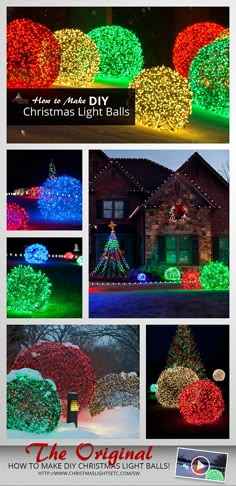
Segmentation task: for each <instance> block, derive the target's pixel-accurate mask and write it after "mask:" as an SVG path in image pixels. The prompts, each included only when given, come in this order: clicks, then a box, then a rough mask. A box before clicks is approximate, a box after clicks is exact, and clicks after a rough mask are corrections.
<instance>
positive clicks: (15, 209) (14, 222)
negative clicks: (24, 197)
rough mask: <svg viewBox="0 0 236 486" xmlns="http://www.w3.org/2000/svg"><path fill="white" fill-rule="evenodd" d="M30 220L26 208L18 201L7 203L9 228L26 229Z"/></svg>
mask: <svg viewBox="0 0 236 486" xmlns="http://www.w3.org/2000/svg"><path fill="white" fill-rule="evenodd" d="M28 221H29V216H28V214H27V212H26V210H25V209H24V208H22V207H21V206H20V205H19V204H16V203H7V229H8V230H12V231H14V230H24V229H26V226H27V224H28Z"/></svg>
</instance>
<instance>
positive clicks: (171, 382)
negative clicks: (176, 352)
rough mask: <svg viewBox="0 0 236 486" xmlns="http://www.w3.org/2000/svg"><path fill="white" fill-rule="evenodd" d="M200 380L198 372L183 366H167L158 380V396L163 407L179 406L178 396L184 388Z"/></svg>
mask: <svg viewBox="0 0 236 486" xmlns="http://www.w3.org/2000/svg"><path fill="white" fill-rule="evenodd" d="M197 380H198V376H197V374H196V373H195V372H194V371H193V370H191V369H189V368H184V367H183V366H174V367H173V368H167V369H165V370H164V371H162V373H161V374H160V376H159V378H158V380H157V387H158V388H157V391H156V397H157V400H158V401H159V403H160V404H161V405H162V406H163V407H172V408H178V407H179V403H178V398H179V395H180V393H181V392H182V390H183V389H184V388H185V387H186V386H187V385H189V384H190V383H193V382H196V381H197Z"/></svg>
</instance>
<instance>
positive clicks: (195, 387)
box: [179, 380, 225, 425]
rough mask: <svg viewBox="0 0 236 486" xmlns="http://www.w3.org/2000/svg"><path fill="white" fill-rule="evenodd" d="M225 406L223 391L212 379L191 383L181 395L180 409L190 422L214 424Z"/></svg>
mask: <svg viewBox="0 0 236 486" xmlns="http://www.w3.org/2000/svg"><path fill="white" fill-rule="evenodd" d="M224 408H225V406H224V399H223V396H222V392H221V390H220V388H219V387H218V386H217V385H215V383H213V381H210V380H199V381H196V382H195V383H190V384H189V385H188V386H186V388H185V389H184V390H183V391H182V392H181V393H180V395H179V410H180V413H181V415H182V416H183V418H184V420H185V422H187V423H188V424H194V425H204V424H212V423H214V422H216V421H217V420H219V418H220V417H221V415H222V413H223V411H224Z"/></svg>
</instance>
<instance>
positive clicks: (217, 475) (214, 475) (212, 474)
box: [205, 469, 225, 481]
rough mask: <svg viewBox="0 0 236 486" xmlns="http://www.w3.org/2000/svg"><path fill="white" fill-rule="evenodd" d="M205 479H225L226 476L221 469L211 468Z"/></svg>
mask: <svg viewBox="0 0 236 486" xmlns="http://www.w3.org/2000/svg"><path fill="white" fill-rule="evenodd" d="M205 479H206V480H208V481H224V480H225V477H224V474H222V472H221V471H219V469H209V471H207V473H206V474H205Z"/></svg>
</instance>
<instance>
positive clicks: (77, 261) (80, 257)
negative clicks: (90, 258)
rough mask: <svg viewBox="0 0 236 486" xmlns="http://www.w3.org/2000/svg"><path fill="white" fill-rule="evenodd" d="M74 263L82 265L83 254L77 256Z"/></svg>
mask: <svg viewBox="0 0 236 486" xmlns="http://www.w3.org/2000/svg"><path fill="white" fill-rule="evenodd" d="M76 263H77V265H79V267H82V266H83V256H82V255H81V256H79V258H77V260H76Z"/></svg>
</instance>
